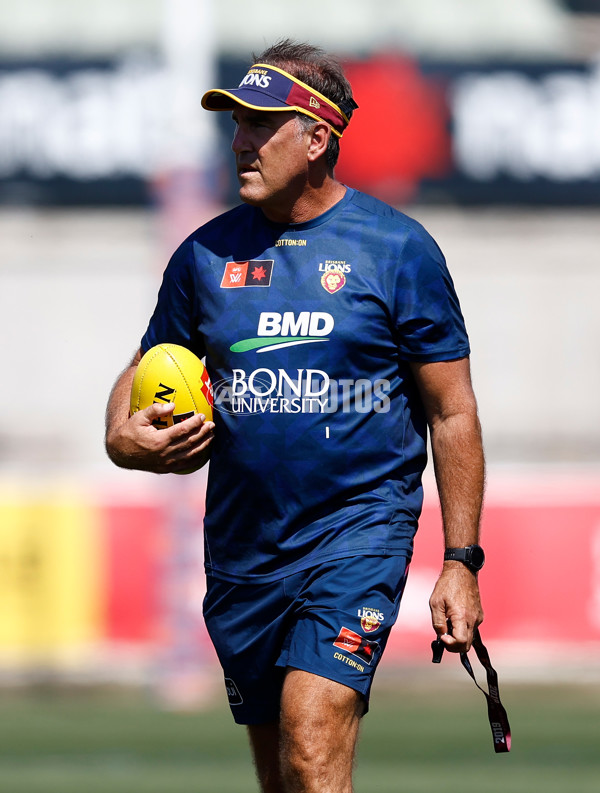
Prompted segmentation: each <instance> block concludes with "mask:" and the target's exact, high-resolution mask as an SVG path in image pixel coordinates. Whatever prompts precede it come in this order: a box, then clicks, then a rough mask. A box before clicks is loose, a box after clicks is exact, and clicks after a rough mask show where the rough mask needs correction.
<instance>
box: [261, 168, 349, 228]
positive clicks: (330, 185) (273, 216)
mask: <svg viewBox="0 0 600 793" xmlns="http://www.w3.org/2000/svg"><path fill="white" fill-rule="evenodd" d="M345 194H346V187H345V185H343V184H341V183H340V182H336V180H335V179H333V178H332V177H327V179H325V181H324V182H323V183H322V184H320V185H319V186H318V187H313V186H311V185H310V184H309V185H306V188H305V189H304V190H303V191H302V193H301V194H300V195H299V196H298V198H297V199H296V200H295V201H294V202H293V203H292V204H291V205H290V206H288V207H285V206H269V207H261V209H262V211H263V212H264V214H265V216H266V217H267V219H268V220H271V221H272V222H274V223H288V224H289V223H306V222H308V221H309V220H313V219H314V218H316V217H319V215H322V214H323V213H324V212H327V210H328V209H331V207H333V206H335V205H336V204H337V203H339V202H340V201H341V200H342V198H343V197H344V195H345Z"/></svg>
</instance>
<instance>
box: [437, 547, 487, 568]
mask: <svg viewBox="0 0 600 793" xmlns="http://www.w3.org/2000/svg"><path fill="white" fill-rule="evenodd" d="M451 560H454V561H456V562H462V563H463V564H464V565H466V566H467V567H468V568H469V570H471V572H473V573H477V572H478V571H479V570H481V568H482V567H483V565H484V562H485V554H484V552H483V548H482V547H481V545H467V547H466V548H446V551H445V553H444V561H445V562H448V561H451Z"/></svg>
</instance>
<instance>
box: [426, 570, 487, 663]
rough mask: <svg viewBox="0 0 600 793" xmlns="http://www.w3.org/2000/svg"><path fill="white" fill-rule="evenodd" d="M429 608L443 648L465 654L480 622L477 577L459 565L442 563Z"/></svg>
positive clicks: (481, 616) (481, 614)
mask: <svg viewBox="0 0 600 793" xmlns="http://www.w3.org/2000/svg"><path fill="white" fill-rule="evenodd" d="M429 608H430V609H431V621H432V623H433V629H434V630H435V632H436V633H437V635H438V636H439V637H440V638H441V640H442V641H443V642H444V645H445V647H446V649H447V650H449V651H450V652H453V653H465V652H467V651H468V650H469V649H470V647H471V643H472V641H473V632H474V630H475V628H476V627H477V626H478V625H480V624H481V623H482V621H483V609H482V607H481V599H480V596H479V584H478V583H477V576H476V575H475V574H474V573H472V572H471V571H470V570H469V569H468V568H467V567H465V565H464V564H463V563H462V562H455V561H448V562H444V567H443V569H442V573H441V575H440V577H439V578H438V581H437V583H436V585H435V588H434V590H433V594H432V595H431V598H430V599H429ZM449 624H451V626H452V627H451V630H452V633H450V632H449V631H450V629H449V627H448V626H449Z"/></svg>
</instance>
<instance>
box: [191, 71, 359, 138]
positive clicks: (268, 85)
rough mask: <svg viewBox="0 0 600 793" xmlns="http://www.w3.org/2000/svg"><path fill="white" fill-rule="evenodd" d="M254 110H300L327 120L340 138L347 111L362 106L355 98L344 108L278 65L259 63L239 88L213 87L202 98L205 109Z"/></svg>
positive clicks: (346, 119) (346, 121) (346, 120)
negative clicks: (239, 106)
mask: <svg viewBox="0 0 600 793" xmlns="http://www.w3.org/2000/svg"><path fill="white" fill-rule="evenodd" d="M236 104H238V105H243V106H244V107H250V108H252V109H253V110H268V111H273V110H275V111H277V110H287V111H289V110H296V111H298V112H299V113H303V114H304V115H305V116H310V117H311V118H314V119H315V121H325V122H327V123H328V124H329V125H330V126H331V129H332V132H333V133H334V134H335V135H337V137H338V138H341V137H342V134H343V132H344V130H345V129H346V127H347V126H348V124H349V123H350V119H349V118H348V116H347V115H346V113H349V112H351V111H352V110H354V109H355V108H357V107H358V105H357V104H356V102H354V100H350V102H348V103H347V104H348V106H347V107H345V108H344V109H342V108H341V107H340V106H339V105H336V104H335V103H334V102H332V101H331V100H330V99H327V97H325V96H323V94H321V93H319V92H318V91H315V89H314V88H311V87H310V86H309V85H307V84H306V83H303V82H302V81H301V80H298V79H297V78H296V77H293V76H292V75H291V74H288V73H287V72H284V71H283V69H279V68H277V66H270V65H268V64H264V63H256V64H254V66H251V67H250V69H249V71H248V73H247V74H246V76H245V77H244V79H243V80H242V82H241V83H240V84H239V86H238V87H237V88H228V89H225V88H213V89H212V90H210V91H207V92H206V93H205V94H204V96H203V97H202V107H203V108H204V109H205V110H233V108H234V107H235V105H236Z"/></svg>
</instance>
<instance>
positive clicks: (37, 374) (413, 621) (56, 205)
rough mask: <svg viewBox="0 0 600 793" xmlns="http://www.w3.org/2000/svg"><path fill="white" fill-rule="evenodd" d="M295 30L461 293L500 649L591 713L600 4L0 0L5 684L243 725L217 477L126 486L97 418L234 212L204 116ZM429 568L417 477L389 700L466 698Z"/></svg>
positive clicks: (509, 669)
mask: <svg viewBox="0 0 600 793" xmlns="http://www.w3.org/2000/svg"><path fill="white" fill-rule="evenodd" d="M287 36H291V37H292V38H296V39H298V40H308V41H310V42H312V43H315V44H318V45H321V46H323V47H325V48H326V49H328V50H330V51H332V52H334V53H336V54H337V55H338V56H339V57H340V58H341V59H342V60H343V62H344V64H345V67H346V70H347V74H348V76H349V78H350V80H351V82H352V84H353V87H354V93H355V97H356V99H357V101H358V104H359V106H360V110H359V111H357V113H356V115H355V117H354V119H353V121H352V124H351V126H350V127H349V129H348V131H347V133H346V134H345V136H344V140H343V144H342V155H341V159H340V164H339V167H338V170H337V176H338V178H339V179H341V180H342V181H344V182H346V183H348V184H351V185H352V186H355V187H358V188H360V189H363V190H365V191H366V192H370V193H372V194H374V195H377V196H379V197H381V198H383V199H384V200H386V201H388V202H389V203H391V204H393V205H395V206H397V207H398V208H400V209H402V210H404V211H406V212H407V213H408V214H410V215H412V216H414V217H416V218H417V219H418V220H420V221H421V222H422V223H423V224H424V225H425V226H426V227H427V229H428V230H429V231H430V232H431V233H432V234H433V236H434V237H435V238H436V239H437V241H438V243H439V244H440V246H441V248H442V250H443V251H444V253H445V255H446V257H447V260H448V263H449V266H450V270H451V272H452V274H453V277H454V280H455V282H456V286H457V289H458V293H459V296H460V298H461V303H462V307H463V311H464V313H465V316H466V319H467V324H468V328H469V332H470V336H471V341H472V348H473V354H472V368H473V378H474V383H475V388H476V392H477V395H478V399H479V404H480V413H481V419H482V423H483V428H484V438H485V445H486V452H487V458H488V465H489V472H488V494H487V504H486V512H485V518H484V523H483V539H482V542H483V544H484V546H485V547H486V551H487V552H488V563H487V566H486V569H485V572H484V573H483V574H482V584H481V585H482V591H483V596H484V604H485V607H486V622H485V625H484V629H483V634H484V639H485V640H486V643H487V644H488V647H489V649H490V651H491V653H492V658H493V659H494V661H495V663H496V666H497V667H498V669H499V670H500V672H501V680H508V681H509V682H510V684H511V685H512V684H514V685H517V686H526V685H531V684H532V683H535V684H537V685H539V684H541V683H545V682H549V683H552V684H553V685H555V684H558V683H560V684H569V685H571V684H573V683H577V684H578V685H581V684H582V683H583V684H585V685H586V686H588V687H589V688H587V689H586V691H595V692H597V688H596V686H597V684H598V682H600V668H599V665H598V661H597V658H598V652H599V650H600V400H599V399H598V394H599V393H600V362H599V355H598V341H599V339H600V312H599V311H598V309H597V303H598V297H599V296H600V256H599V253H598V250H599V242H600V2H596V0H519V2H518V3H517V2H507V0H477V2H475V0H392V1H390V0H385V1H384V0H370V2H369V3H365V2H359V0H328V1H327V2H317V1H316V0H304V2H303V3H302V4H301V5H298V6H292V5H291V4H290V5H288V4H285V3H281V2H278V3H276V2H275V1H274V0H254V2H253V3H251V4H249V3H247V2H241V0H229V2H228V3H227V4H223V3H221V4H219V3H213V2H209V0H102V2H99V0H88V2H86V3H81V2H77V1H76V0H20V2H19V3H18V4H15V3H14V2H8V0H0V316H1V318H2V324H1V331H0V333H1V334H2V359H3V361H4V363H3V364H2V379H3V382H4V400H5V412H4V416H5V420H4V421H3V422H2V425H1V426H0V687H1V688H2V691H3V692H4V693H5V694H6V695H7V696H10V697H12V698H14V697H15V696H17V695H18V696H21V695H22V696H25V697H26V698H27V697H28V696H30V695H31V694H32V692H33V695H35V696H38V695H39V694H40V692H48V691H53V692H57V691H58V692H61V696H62V695H64V696H68V695H67V694H65V692H72V691H73V690H74V689H75V690H79V691H81V690H84V689H85V690H86V691H88V692H89V691H90V690H91V687H95V690H96V689H97V688H98V687H101V688H102V687H104V688H106V687H109V688H111V690H113V689H114V688H115V687H116V688H117V689H118V690H119V691H128V692H130V691H132V690H133V691H137V692H143V694H144V696H147V697H148V703H151V705H152V708H155V709H156V710H157V711H158V710H160V709H159V708H157V705H161V706H163V708H164V709H166V710H171V711H172V710H176V711H180V710H182V709H185V710H187V711H190V710H193V711H198V712H200V711H202V709H206V708H208V709H210V708H212V707H213V706H214V703H217V705H216V706H217V707H218V708H219V709H220V710H219V712H221V711H224V710H225V709H226V705H225V701H224V697H223V694H222V682H221V678H220V673H219V671H218V669H217V668H216V664H215V660H214V656H213V653H212V650H211V648H210V647H209V645H208V642H207V639H206V635H205V632H204V628H203V625H202V619H201V602H202V597H203V575H202V538H201V527H202V521H201V519H202V514H203V509H204V486H205V472H200V473H198V474H195V475H193V476H189V477H163V478H159V477H156V476H152V475H149V474H141V473H136V472H126V471H121V470H118V469H116V468H114V467H113V466H112V465H111V464H110V463H109V461H108V459H107V458H106V456H105V454H104V448H103V424H104V408H105V404H106V399H107V396H108V393H109V390H110V387H111V385H112V383H113V382H114V380H115V378H116V377H117V375H118V373H119V371H120V370H121V369H122V368H123V367H124V366H125V365H126V364H127V363H128V361H129V360H130V358H131V356H132V354H133V353H134V351H135V350H136V349H137V348H138V346H139V340H140V338H141V336H142V334H143V332H144V331H145V328H146V324H147V321H148V318H149V316H150V313H151V311H152V309H153V307H154V302H155V297H156V292H157V289H158V286H159V283H160V278H161V273H162V270H163V269H164V267H165V265H166V262H167V260H168V258H169V256H170V254H171V252H172V251H173V250H174V248H175V247H176V246H177V244H178V243H179V242H180V241H181V239H183V238H184V237H185V236H186V235H187V234H188V233H190V232H191V231H192V230H193V229H194V228H196V227H197V226H198V225H200V224H201V223H202V222H203V221H204V220H206V219H208V218H209V217H211V216H212V215H214V214H215V213H217V212H219V211H222V210H223V209H225V208H227V207H229V206H231V205H232V204H234V203H235V202H236V179H235V174H234V171H233V170H232V157H231V154H230V150H229V145H230V137H231V129H230V125H231V121H230V119H229V114H212V113H204V112H203V111H202V110H201V108H200V104H199V99H200V96H201V95H202V93H203V92H204V91H205V90H206V89H208V88H210V87H213V86H216V85H219V86H235V85H237V84H238V82H239V79H240V77H241V75H243V73H244V72H245V69H246V68H247V65H248V64H249V63H250V62H251V59H252V55H251V53H252V52H256V53H259V52H260V51H261V50H262V49H263V48H264V47H265V46H266V45H268V44H270V43H271V42H273V41H274V40H275V39H277V38H281V37H287ZM440 551H441V536H440V521H439V514H438V506H437V502H436V497H435V487H434V486H433V482H432V476H431V473H430V472H428V474H427V497H426V505H425V509H424V514H423V519H422V525H421V529H420V531H419V536H418V540H417V544H416V555H415V559H414V562H413V565H412V568H411V578H410V582H409V585H408V588H407V593H406V598H405V603H404V606H403V613H402V616H401V619H400V622H399V625H398V627H397V628H396V630H395V631H394V632H393V634H392V639H391V642H390V645H389V651H388V655H387V657H386V659H385V661H384V663H383V666H382V670H381V679H382V681H383V683H384V684H385V681H391V680H394V681H396V684H397V686H398V685H400V686H401V685H402V681H405V685H406V681H409V682H410V683H411V685H412V682H414V681H415V680H416V679H417V677H418V679H419V680H422V677H423V675H425V676H426V680H428V682H429V683H432V681H433V680H434V679H435V680H438V681H440V680H441V681H443V682H444V684H450V683H451V682H452V680H454V678H455V677H456V678H458V679H459V680H460V685H461V686H463V687H466V686H467V685H470V684H469V683H468V681H466V678H465V680H463V677H462V674H463V673H462V671H458V667H459V665H458V664H456V665H455V664H453V663H452V661H453V660H456V659H450V660H449V659H446V660H445V666H444V667H443V669H441V670H438V669H436V670H435V675H434V673H433V672H431V665H430V664H429V655H428V652H429V642H430V641H431V627H430V623H429V613H428V606H427V600H428V596H429V593H430V590H431V587H432V586H433V582H434V581H435V578H436V576H437V571H438V569H439V559H440ZM416 670H420V675H417V672H416ZM427 675H429V676H430V677H429V678H427ZM416 676H417V677H416ZM103 690H104V689H103ZM522 690H524V689H522ZM471 693H472V692H471V691H470V690H469V694H471ZM594 696H595V697H596V699H595V700H594V701H595V702H596V705H597V702H598V697H597V693H596V694H595V695H594ZM584 699H585V697H584ZM60 701H63V700H60ZM542 701H545V700H544V698H543V697H542ZM477 704H478V705H479V703H477ZM588 704H589V700H588ZM482 707H483V706H482ZM152 712H154V711H152ZM211 712H212V711H211ZM19 713H21V711H19ZM595 714H596V715H598V709H596V711H595ZM479 715H480V716H481V718H482V719H483V714H479ZM72 717H73V714H71V715H70V716H69V717H68V718H67V717H66V716H65V719H66V720H72ZM14 723H15V724H17V723H18V717H17V716H15V722H14ZM23 723H24V724H27V723H28V720H27V719H24V722H23ZM30 727H31V722H29V728H30ZM24 729H25V727H24ZM194 729H196V727H194ZM485 729H486V728H485V725H483V727H482V730H485ZM226 734H227V735H229V734H228V733H226ZM149 740H150V739H149ZM224 740H226V741H228V740H233V739H232V738H230V737H227V738H226V739H224ZM15 745H17V744H15ZM52 751H54V753H55V754H56V751H57V750H56V749H53V750H52ZM15 752H16V753H17V754H18V751H17V750H16V749H15ZM53 756H54V755H53ZM15 757H16V755H14V756H13V755H11V758H12V759H11V760H10V762H13V763H14V762H16V761H15V759H14V758H15ZM9 765H10V763H9ZM7 767H8V766H6V765H5V766H0V775H1V772H2V768H4V771H5V772H6V769H7ZM10 767H11V768H12V767H13V766H10ZM15 767H16V766H15ZM20 770H21V771H22V769H20ZM46 770H47V769H46ZM598 770H600V769H598V767H596V771H598ZM48 773H49V772H48ZM65 773H66V772H65ZM20 778H22V777H21V775H20V774H16V773H15V775H14V778H13V777H10V779H11V785H12V787H10V786H9V787H7V788H6V789H7V790H8V789H10V790H11V791H12V790H14V791H19V790H24V791H25V790H27V791H33V790H38V789H39V790H46V791H47V790H50V789H51V787H50V786H49V783H48V774H46V775H45V776H43V777H42V778H40V780H38V783H39V785H40V786H39V788H38V787H36V786H35V784H38V783H34V782H33V781H32V780H29V782H27V783H19V782H18V781H17V780H18V779H20ZM66 779H67V777H66V776H63V777H61V780H62V781H61V782H60V785H59V788H58V789H61V790H62V791H63V793H64V792H65V791H67V790H70V788H69V787H68V784H67V781H66ZM73 779H74V777H73ZM530 781H531V780H529V781H528V782H527V783H525V781H523V782H522V784H523V789H525V788H527V789H528V790H531V789H532V787H531V786H530ZM505 782H506V780H505ZM505 782H503V783H502V784H505ZM596 783H597V777H596ZM19 784H25V785H26V786H22V787H19ZM82 784H83V787H84V788H85V789H86V790H92V789H94V790H95V789H96V788H93V787H92V786H90V782H89V780H88V781H87V782H86V783H85V784H84V783H81V780H79V782H77V784H76V783H75V781H74V782H73V785H74V787H73V789H75V788H76V787H77V789H78V790H81V786H82ZM219 784H221V783H219ZM506 784H508V783H507V782H506ZM511 784H512V787H511V789H513V790H516V789H520V788H519V784H520V783H519V784H517V783H516V782H515V780H513V781H512V783H511ZM548 784H550V783H548ZM557 784H559V786H558V787H557V790H560V789H561V788H560V783H557ZM582 784H583V783H582ZM590 784H592V783H590ZM27 785H29V786H28V787H27ZM186 785H187V787H186ZM489 785H492V783H491V782H490V783H488V787H478V788H477V789H485V790H488V789H489V790H495V789H496V788H495V787H493V785H492V786H489ZM98 789H101V788H98ZM113 789H114V788H113ZM125 789H128V790H129V792H130V793H131V791H132V790H134V787H133V786H132V785H131V784H129V786H128V787H126V788H125ZM152 789H154V788H152V787H151V786H150V787H148V786H146V787H145V790H146V791H148V790H152ZM156 789H157V790H159V789H167V788H166V787H162V788H160V787H157V788H156ZM168 789H170V790H171V791H173V790H175V789H177V790H179V788H176V787H173V785H171V787H169V788H168ZM181 789H182V790H183V789H187V790H190V789H202V790H204V789H207V790H208V789H211V788H210V786H208V787H206V788H205V787H201V788H195V787H193V786H192V787H189V785H188V783H187V782H185V783H183V782H182V787H181ZM220 789H222V790H226V788H225V787H220ZM227 789H229V788H227ZM231 789H232V790H234V789H236V790H237V789H238V788H233V787H232V788H231ZM239 789H240V790H241V789H252V788H251V787H250V788H243V787H240V788H239ZM384 789H387V788H385V786H383V783H382V786H380V787H379V788H378V790H384ZM390 789H391V788H390ZM412 789H413V790H418V789H421V788H418V787H416V786H413V788H412ZM424 789H432V788H424ZM474 789H475V788H474ZM498 789H499V790H500V789H508V788H507V787H506V786H504V787H503V788H500V787H499V788H498ZM545 789H547V790H548V789H550V788H549V787H548V786H546V787H545ZM562 789H564V788H562ZM580 789H581V790H582V791H584V790H587V789H588V788H587V787H585V785H584V786H582V787H581V788H580ZM589 789H590V790H592V789H593V788H592V787H590V788H589Z"/></svg>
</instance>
